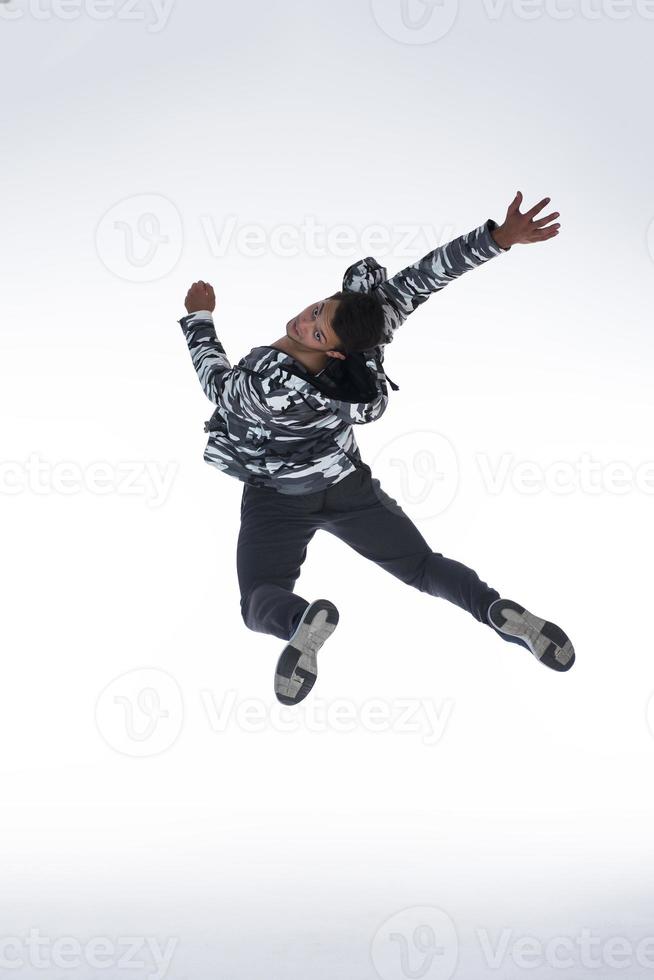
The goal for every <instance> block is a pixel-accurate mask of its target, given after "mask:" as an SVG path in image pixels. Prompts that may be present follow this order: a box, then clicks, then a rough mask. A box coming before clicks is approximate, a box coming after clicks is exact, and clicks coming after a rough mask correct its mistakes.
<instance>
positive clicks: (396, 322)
mask: <svg viewBox="0 0 654 980" xmlns="http://www.w3.org/2000/svg"><path fill="white" fill-rule="evenodd" d="M495 228H497V222H495V221H493V219H492V218H489V219H488V221H486V223H485V224H483V225H481V226H480V227H479V228H476V229H475V230H474V231H471V232H468V234H466V235H461V237H460V238H455V239H454V240H453V241H451V242H449V243H448V244H447V245H442V246H441V247H440V248H436V249H434V250H433V252H429V254H428V255H425V257H424V258H422V259H420V260H419V261H418V262H416V263H415V264H414V265H410V266H408V267H407V268H406V269H403V270H402V271H401V272H398V273H397V275H395V276H393V277H392V278H391V279H386V280H385V281H384V282H381V283H380V284H379V285H378V286H377V287H376V288H375V289H374V290H373V295H375V296H376V297H377V298H378V299H379V300H380V301H381V303H382V306H383V309H384V321H385V324H384V340H383V343H384V344H390V342H391V341H392V340H393V337H394V336H395V331H396V330H397V328H398V327H399V326H401V324H402V323H404V321H405V320H406V318H407V317H408V316H409V314H410V313H413V311H414V310H416V309H417V308H418V307H419V306H420V305H421V304H422V303H424V302H425V300H427V299H429V297H430V296H431V294H432V293H436V292H438V291H439V290H440V289H443V287H444V286H447V284H448V283H450V282H452V280H454V279H458V278H459V276H462V275H463V273H464V272H468V271H469V270H470V269H476V268H477V266H480V265H483V264H484V262H488V260H489V259H492V258H495V256H497V255H501V254H502V253H504V252H508V251H509V249H503V248H500V246H499V245H498V244H497V242H496V241H495V239H494V238H493V236H492V235H491V231H493V230H494V229H495Z"/></svg>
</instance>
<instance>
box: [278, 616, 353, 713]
mask: <svg viewBox="0 0 654 980" xmlns="http://www.w3.org/2000/svg"><path fill="white" fill-rule="evenodd" d="M337 624H338V609H337V608H336V606H335V605H334V603H333V602H330V601H329V600H328V599H316V601H315V602H312V603H310V604H309V605H308V606H307V608H306V609H305V611H304V613H303V615H302V619H301V620H300V622H299V623H298V625H297V628H296V630H295V632H294V633H293V636H292V637H291V638H290V640H289V641H288V644H287V646H286V647H285V648H284V650H283V651H282V654H281V656H280V658H279V660H278V661H277V669H276V671H275V694H276V695H277V700H278V701H281V703H282V704H299V703H300V701H304V699H305V698H306V696H307V694H309V692H310V691H311V689H312V687H313V685H314V684H315V683H316V678H317V676H318V661H317V654H318V651H319V650H320V648H321V646H322V645H323V643H324V642H325V640H328V639H329V637H330V636H331V635H332V633H333V632H334V630H335V629H336V626H337Z"/></svg>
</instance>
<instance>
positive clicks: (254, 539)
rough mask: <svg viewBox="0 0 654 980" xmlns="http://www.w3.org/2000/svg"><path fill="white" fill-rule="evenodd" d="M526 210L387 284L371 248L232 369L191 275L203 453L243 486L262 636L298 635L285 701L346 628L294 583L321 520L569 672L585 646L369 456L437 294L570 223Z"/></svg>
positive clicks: (311, 678) (247, 570)
mask: <svg viewBox="0 0 654 980" xmlns="http://www.w3.org/2000/svg"><path fill="white" fill-rule="evenodd" d="M549 201H550V198H544V199H543V200H542V201H540V202H539V203H538V204H536V205H535V206H534V207H532V208H531V209H530V210H529V211H526V212H525V213H524V214H523V213H521V211H520V205H521V203H522V194H521V193H520V192H518V193H517V194H516V197H515V198H514V200H513V201H512V202H511V204H510V205H509V207H508V210H507V213H506V218H505V221H504V223H503V224H502V225H500V226H498V225H497V223H496V222H495V221H493V220H492V218H489V219H488V220H487V221H486V222H485V224H483V225H481V226H480V227H479V228H476V229H475V230H474V231H471V232H469V233H468V234H466V235H462V236H461V237H460V238H456V239H455V240H454V241H452V242H450V243H449V244H448V245H444V246H442V247H440V248H436V249H434V251H432V252H430V253H429V254H428V255H426V256H425V257H424V258H422V259H420V261H418V262H416V263H415V264H414V265H411V266H409V267H408V268H406V269H404V270H403V271H402V272H399V273H398V274H397V275H395V276H393V277H392V278H391V279H388V278H387V276H386V270H385V269H383V268H382V267H381V266H380V265H379V264H378V263H377V262H376V261H375V260H374V259H373V258H366V259H363V260H361V261H360V262H358V263H356V264H355V265H352V266H350V268H349V269H348V270H347V272H346V273H345V278H344V280H343V287H342V290H341V291H340V292H337V293H334V294H333V295H331V296H328V297H327V298H325V299H321V300H318V301H317V302H315V303H311V304H310V305H309V306H307V307H306V309H304V310H303V311H302V312H301V313H299V314H298V315H297V316H295V317H293V318H292V319H291V320H289V322H288V323H287V324H286V331H285V333H284V336H283V337H280V338H279V340H277V341H275V343H273V344H269V345H265V346H262V347H255V348H253V349H252V350H251V351H250V353H249V354H247V355H246V356H245V357H243V358H242V359H241V360H240V361H239V362H238V364H236V365H234V366H232V365H231V364H230V362H229V360H228V358H227V355H226V354H225V351H224V348H223V346H222V344H221V343H220V341H219V340H218V338H217V336H216V331H215V329H214V323H213V315H212V314H213V311H214V309H215V306H216V298H215V294H214V290H213V288H212V287H211V285H210V284H209V283H206V282H203V281H199V282H196V283H193V285H192V286H191V288H190V289H189V291H188V293H187V296H186V302H185V305H186V310H187V314H188V315H187V316H184V317H183V318H182V319H181V320H180V321H179V323H180V325H181V327H182V330H183V332H184V336H185V337H186V342H187V344H188V347H189V350H190V353H191V358H192V360H193V365H194V367H195V370H196V371H197V374H198V377H199V379H200V382H201V384H202V387H203V389H204V391H205V394H206V395H207V397H208V398H209V399H210V400H211V401H212V402H213V403H214V404H215V405H216V408H215V411H214V413H213V415H212V417H211V419H210V420H209V421H208V422H207V423H206V424H205V431H206V432H208V433H209V440H208V443H207V447H206V449H205V453H204V458H205V460H206V461H207V462H208V463H211V464H212V465H213V466H216V467H217V468H218V469H219V470H223V471H224V472H225V473H228V474H229V475H230V476H234V477H236V478H237V479H239V480H241V481H242V483H243V484H244V486H243V493H242V499H241V527H240V532H239V538H238V545H237V555H236V566H237V574H238V580H239V587H240V593H241V612H242V615H243V619H244V621H245V624H246V625H247V626H248V627H249V628H250V629H252V630H257V631H258V632H261V633H270V634H272V635H273V636H276V637H279V638H280V639H281V640H284V641H285V644H286V645H285V647H284V649H283V650H282V653H281V655H280V657H279V661H278V663H277V669H276V673H275V692H276V694H277V697H278V699H279V700H280V701H281V702H282V703H283V704H297V703H298V702H300V701H302V700H303V699H304V698H305V697H306V696H307V694H308V693H309V691H310V690H311V688H312V687H313V685H314V683H315V680H316V675H317V659H316V655H317V653H318V650H319V649H320V648H321V646H322V645H323V643H324V642H325V640H326V639H327V638H328V637H329V636H330V635H331V633H332V632H333V631H334V629H335V627H336V624H337V623H338V611H337V609H336V607H335V605H334V604H333V603H332V602H330V601H329V600H328V599H316V600H315V601H313V602H308V601H307V600H306V599H303V598H302V597H301V596H299V595H297V594H296V593H295V592H294V591H293V589H294V586H295V583H296V581H297V579H298V577H299V575H300V568H301V566H302V563H303V561H304V559H305V557H306V554H307V547H308V544H309V542H310V541H311V539H312V537H313V535H314V534H315V532H316V530H318V528H322V529H324V530H326V531H329V532H330V533H331V534H334V535H336V537H338V538H340V539H341V540H342V541H344V542H345V543H346V544H348V545H350V547H352V548H354V550H355V551H357V552H358V553H359V554H360V555H363V556H364V557H366V558H369V559H371V560H372V561H374V562H376V564H378V565H379V566H380V567H381V568H385V569H386V570H387V571H389V572H390V573H391V574H392V575H395V576H396V577H397V578H399V579H400V580H401V581H402V582H405V583H406V584H407V585H411V586H413V587H414V588H416V589H419V590H420V591H421V592H426V593H428V594H429V595H433V596H439V597H441V598H444V599H447V600H449V601H450V602H453V603H455V604H456V605H457V606H460V607H461V608H462V609H464V610H465V611H466V612H468V613H470V614H471V615H472V616H474V617H475V619H477V620H478V621H479V622H480V623H484V624H486V625H487V626H489V627H490V628H492V629H493V630H494V631H495V632H496V633H498V634H499V636H501V637H502V638H503V639H504V640H508V641H509V642H513V643H519V644H521V645H522V646H524V647H526V648H527V649H528V650H529V651H531V653H532V654H533V655H534V656H535V657H536V658H537V659H538V660H540V662H541V663H542V664H544V665H545V666H547V667H549V668H551V669H552V670H557V671H567V670H569V669H570V667H572V665H573V663H574V660H575V654H574V650H573V647H572V644H571V643H570V640H569V639H568V637H567V636H566V634H565V633H564V632H563V630H562V629H560V628H559V627H558V626H555V625H554V624H553V623H550V622H548V621H547V620H544V619H540V618H539V617H538V616H534V615H533V614H532V613H530V612H528V611H527V610H526V609H525V608H524V607H523V606H521V605H519V604H518V603H517V602H513V601H511V600H509V599H504V598H501V597H500V594H499V592H496V591H495V589H492V588H490V586H488V585H487V584H486V583H485V582H482V581H481V579H480V578H479V577H478V575H477V574H476V572H474V571H472V569H470V568H467V567H466V566H465V565H462V564H461V563H459V562H456V561H453V560H452V559H450V558H445V557H443V555H441V554H438V553H436V552H434V551H432V550H431V548H430V546H429V544H428V543H427V541H426V540H425V539H424V538H423V536H422V534H421V533H420V531H419V530H418V529H417V528H416V527H415V525H414V524H413V522H412V521H411V520H410V518H409V517H408V516H407V515H406V514H405V513H404V512H403V510H402V509H401V507H400V506H399V505H398V504H397V502H396V501H395V500H393V499H392V498H391V497H389V496H388V495H387V494H386V493H385V492H384V490H383V489H382V488H381V485H380V483H379V481H378V480H377V479H376V478H375V477H373V475H372V472H371V469H370V467H369V466H368V465H367V464H366V463H364V462H363V461H362V459H361V455H360V452H359V448H358V446H357V442H356V438H355V433H354V426H355V425H360V424H364V423H366V422H374V421H375V420H376V419H378V418H379V417H380V416H381V415H382V414H383V413H384V411H385V410H386V406H387V402H388V387H387V382H388V384H390V385H391V387H395V388H396V387H397V386H395V385H393V382H392V381H391V380H390V379H389V378H387V377H386V375H385V373H384V366H383V361H384V348H385V346H386V345H387V344H390V343H391V341H392V340H393V338H394V337H395V333H396V331H397V329H398V327H400V325H401V324H403V323H404V321H405V320H406V319H407V317H408V316H409V314H410V313H412V312H413V311H414V310H416V309H417V308H418V307H419V306H420V305H421V304H422V303H424V302H425V300H426V299H428V298H429V296H431V294H432V293H435V292H438V290H440V289H442V288H443V287H444V286H446V285H447V284H448V283H449V282H452V280H453V279H457V278H458V277H459V276H461V275H462V274H463V273H464V272H468V271H469V270H470V269H474V268H476V267H477V266H479V265H482V264H483V263H484V262H487V261H489V260H490V259H493V258H495V257H497V256H499V255H501V254H503V253H505V252H508V251H509V250H510V249H511V247H512V246H513V245H517V244H526V243H532V242H543V241H547V240H548V239H550V238H554V237H555V236H556V235H558V233H559V228H560V225H559V224H558V223H553V222H554V219H556V218H558V217H559V214H558V212H554V213H552V214H549V215H547V217H543V218H537V217H536V216H537V215H538V214H539V213H540V212H541V211H542V210H543V208H544V207H545V205H546V204H548V203H549Z"/></svg>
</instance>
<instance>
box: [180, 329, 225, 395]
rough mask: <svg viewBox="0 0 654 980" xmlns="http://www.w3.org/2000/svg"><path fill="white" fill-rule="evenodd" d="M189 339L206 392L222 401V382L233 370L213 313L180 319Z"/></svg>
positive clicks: (191, 352) (192, 354)
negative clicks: (219, 337)
mask: <svg viewBox="0 0 654 980" xmlns="http://www.w3.org/2000/svg"><path fill="white" fill-rule="evenodd" d="M178 322H179V324H180V326H181V328H182V330H183V332H184V336H185V338H186V343H187V344H188V349H189V351H190V354H191V360H192V361H193V367H194V368H195V370H196V372H197V376H198V378H199V379H200V384H201V385H202V388H203V390H204V393H205V395H206V396H207V398H209V399H210V401H212V402H214V404H217V403H218V400H219V396H220V387H221V382H222V380H223V379H224V375H225V374H226V373H227V372H228V371H230V370H231V364H230V363H229V360H228V358H227V355H226V354H225V350H224V348H223V345H222V344H221V343H220V341H219V340H218V337H217V336H216V330H215V327H214V325H213V316H212V315H211V313H209V311H208V310H202V311H201V312H199V313H190V314H189V315H188V316H185V317H182V319H181V320H179V321H178Z"/></svg>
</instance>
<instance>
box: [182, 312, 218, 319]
mask: <svg viewBox="0 0 654 980" xmlns="http://www.w3.org/2000/svg"><path fill="white" fill-rule="evenodd" d="M186 315H187V316H202V317H204V318H205V319H212V318H213V313H212V312H211V310H187V311H186Z"/></svg>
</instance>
